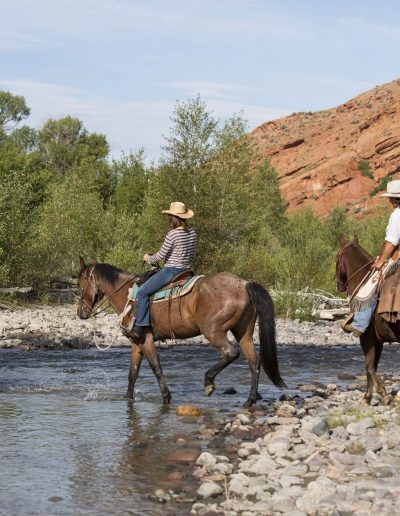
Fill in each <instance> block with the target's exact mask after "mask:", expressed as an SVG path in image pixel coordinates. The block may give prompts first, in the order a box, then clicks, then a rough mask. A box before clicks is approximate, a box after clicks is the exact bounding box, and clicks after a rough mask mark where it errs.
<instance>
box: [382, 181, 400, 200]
mask: <svg viewBox="0 0 400 516" xmlns="http://www.w3.org/2000/svg"><path fill="white" fill-rule="evenodd" d="M381 197H400V180H399V179H396V180H395V181H389V183H388V184H387V186H386V192H385V193H384V194H382V195H381Z"/></svg>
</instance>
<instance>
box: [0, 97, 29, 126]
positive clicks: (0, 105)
mask: <svg viewBox="0 0 400 516" xmlns="http://www.w3.org/2000/svg"><path fill="white" fill-rule="evenodd" d="M29 115H30V109H29V108H28V106H27V105H26V102H25V99H24V97H21V96H19V95H12V94H11V93H10V92H9V91H4V90H0V132H3V134H4V133H5V132H6V131H8V130H11V129H12V128H13V127H15V125H16V124H18V123H19V122H21V120H23V119H24V118H26V117H28V116H29ZM10 126H11V127H10Z"/></svg>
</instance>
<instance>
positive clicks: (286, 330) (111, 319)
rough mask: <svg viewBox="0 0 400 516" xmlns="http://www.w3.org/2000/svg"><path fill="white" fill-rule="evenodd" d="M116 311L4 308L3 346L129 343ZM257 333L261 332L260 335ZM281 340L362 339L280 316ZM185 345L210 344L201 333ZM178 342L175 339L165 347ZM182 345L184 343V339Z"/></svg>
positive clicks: (333, 325) (332, 326) (0, 317)
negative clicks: (86, 315)
mask: <svg viewBox="0 0 400 516" xmlns="http://www.w3.org/2000/svg"><path fill="white" fill-rule="evenodd" d="M118 324H119V321H118V317H117V316H116V314H114V313H113V314H101V315H100V316H99V317H97V318H96V319H88V320H86V321H83V320H81V319H79V318H78V316H77V315H76V308H75V306H73V305H61V306H29V307H21V308H12V309H3V310H0V348H20V349H24V350H32V349H44V348H49V349H53V348H54V349H59V348H83V347H91V346H94V345H95V343H96V342H97V343H98V345H100V346H103V347H104V346H107V345H109V344H110V343H112V345H113V346H127V345H129V342H128V340H127V339H126V338H125V337H124V336H123V335H122V334H121V333H120V332H119V330H118ZM256 335H257V334H256ZM277 340H278V343H280V344H310V345H318V346H320V345H321V346H324V345H347V344H356V343H357V342H358V340H357V339H355V338H354V337H353V336H351V335H347V334H345V333H343V331H342V330H341V329H340V327H339V323H338V322H337V321H333V322H331V321H317V322H300V321H298V320H290V319H278V320H277ZM184 343H185V344H190V343H195V344H207V340H206V339H205V338H204V337H202V336H200V337H196V338H195V339H187V340H185V342H184ZM172 344H174V342H173V341H167V342H166V343H161V344H160V345H161V346H169V345H172ZM180 344H182V342H180Z"/></svg>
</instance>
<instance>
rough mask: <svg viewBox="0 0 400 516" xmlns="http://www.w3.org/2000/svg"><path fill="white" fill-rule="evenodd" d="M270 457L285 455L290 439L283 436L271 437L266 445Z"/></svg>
mask: <svg viewBox="0 0 400 516" xmlns="http://www.w3.org/2000/svg"><path fill="white" fill-rule="evenodd" d="M267 447H268V451H269V453H270V454H271V455H276V454H278V455H281V454H285V453H286V452H287V451H288V450H289V448H290V439H289V438H288V437H286V436H284V435H280V436H279V435H278V436H276V437H273V438H272V439H271V441H270V442H269V443H268V445H267Z"/></svg>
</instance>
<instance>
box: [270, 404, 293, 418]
mask: <svg viewBox="0 0 400 516" xmlns="http://www.w3.org/2000/svg"><path fill="white" fill-rule="evenodd" d="M294 414H296V407H294V406H293V405H289V403H283V404H282V405H281V406H280V407H278V408H277V410H276V411H275V416H277V417H292V416H294Z"/></svg>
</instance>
